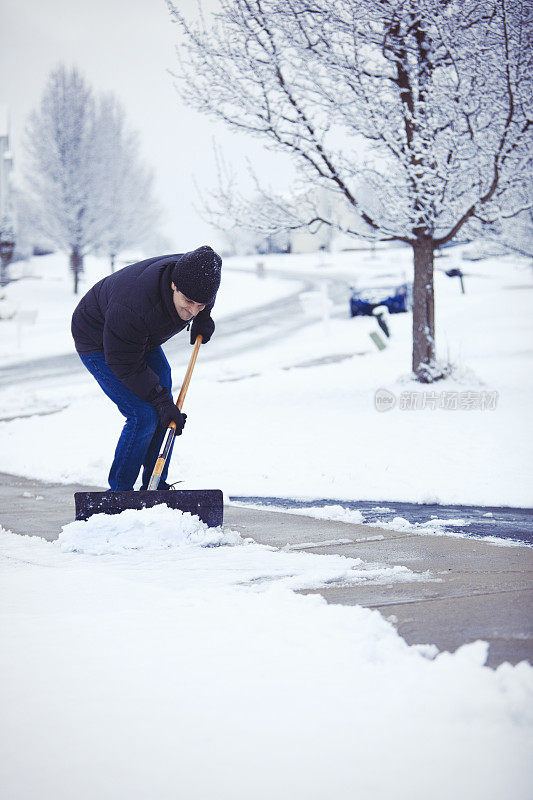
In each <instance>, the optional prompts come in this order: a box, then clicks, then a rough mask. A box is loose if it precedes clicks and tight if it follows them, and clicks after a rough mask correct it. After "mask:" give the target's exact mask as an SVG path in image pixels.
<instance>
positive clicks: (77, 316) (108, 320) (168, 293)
mask: <svg viewBox="0 0 533 800" xmlns="http://www.w3.org/2000/svg"><path fill="white" fill-rule="evenodd" d="M180 255H181V254H175V255H170V256H157V257H155V258H148V259H146V260H145V261H139V262H138V263H137V264H131V265H130V266H129V267H124V268H123V269H121V270H119V271H118V272H115V273H114V274H112V275H108V276H107V277H106V278H103V279H102V280H101V281H99V282H98V283H96V284H95V285H94V286H93V287H92V289H90V290H89V291H88V292H87V294H86V295H85V296H84V297H83V298H82V299H81V301H80V303H79V304H78V306H77V308H76V309H75V311H74V314H73V315H72V336H73V337H74V343H75V345H76V350H77V351H78V353H94V352H96V351H102V350H103V352H104V354H105V360H106V364H107V365H108V366H109V367H110V368H111V369H112V370H113V372H114V373H115V375H116V376H117V377H118V378H119V379H120V380H121V381H122V383H124V384H125V385H126V386H127V387H128V389H131V391H132V392H134V394H136V395H137V396H138V397H140V398H142V399H143V400H148V401H151V400H153V399H154V397H155V396H156V395H157V393H158V392H159V391H160V386H159V378H158V376H157V375H156V373H155V372H154V371H153V370H151V369H150V367H149V366H148V365H147V363H146V359H145V356H146V353H147V352H149V351H150V350H154V349H155V348H156V347H158V346H159V345H160V344H162V343H163V342H166V341H167V339H170V337H171V336H174V334H176V333H178V332H179V331H181V330H183V329H184V328H186V327H187V325H188V322H185V321H184V320H182V319H181V317H180V316H179V315H178V312H177V311H176V309H175V307H174V302H173V299H172V288H171V285H170V284H171V281H172V278H171V273H172V269H173V267H174V266H175V264H176V260H177V259H179V257H180ZM211 307H212V305H211ZM211 307H210V308H211Z"/></svg>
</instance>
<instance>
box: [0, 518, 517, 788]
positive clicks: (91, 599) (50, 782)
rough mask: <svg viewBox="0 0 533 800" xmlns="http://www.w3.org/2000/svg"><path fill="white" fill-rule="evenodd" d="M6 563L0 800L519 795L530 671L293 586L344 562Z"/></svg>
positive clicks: (28, 550) (253, 556) (44, 557)
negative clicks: (492, 662)
mask: <svg viewBox="0 0 533 800" xmlns="http://www.w3.org/2000/svg"><path fill="white" fill-rule="evenodd" d="M136 513H137V514H139V512H136ZM147 529H149V526H147ZM183 538H184V539H185V535H183ZM0 555H2V556H3V558H2V563H3V568H2V580H1V581H0V628H1V629H2V631H3V637H4V641H5V642H8V643H9V646H8V647H4V648H3V649H2V655H1V658H0V706H1V708H2V728H3V730H5V731H6V735H5V736H4V737H3V744H2V751H1V753H0V761H1V762H2V764H1V765H0V771H1V774H2V785H3V788H4V794H5V796H6V797H13V798H14V797H17V798H20V800H22V798H27V800H30V798H35V797H47V798H48V797H50V798H52V797H53V798H67V797H68V798H70V797H73V796H76V798H78V800H95V798H107V797H111V796H113V797H115V796H118V795H121V796H125V797H127V798H128V800H147V798H158V799H159V798H162V799H163V798H165V799H166V798H176V797H177V796H179V797H184V798H191V800H193V798H194V800H211V799H212V798H213V800H214V798H216V800H249V798H254V800H271V798H274V797H284V798H285V797H286V798H290V800H309V798H323V797H332V798H335V800H351V798H353V797H354V796H357V797H360V798H364V799H365V800H370V799H371V800H386V799H387V798H390V797H395V798H399V799H401V800H405V799H406V798H409V799H410V800H427V798H428V797H431V798H432V800H449V798H452V797H461V798H462V797H465V796H468V798H469V800H501V798H503V797H512V798H513V800H526V798H528V797H530V796H531V767H530V763H531V759H530V758H528V757H529V755H530V749H531V734H532V732H533V669H532V668H531V667H530V666H529V665H528V664H526V663H522V664H519V665H518V666H516V667H511V666H510V665H509V664H503V665H502V666H501V667H499V668H498V669H497V670H492V669H489V668H487V667H485V666H484V663H485V659H486V655H487V645H486V644H485V643H483V642H475V643H473V644H470V645H466V646H464V647H461V648H460V649H459V650H457V652H456V653H454V654H449V653H441V654H438V653H437V651H436V648H435V647H433V646H427V645H426V646H415V647H409V646H408V645H407V644H406V643H405V641H404V640H403V639H402V638H401V637H400V636H399V635H398V634H397V632H396V630H395V629H394V627H393V625H392V624H390V623H389V622H387V621H386V620H385V619H384V618H383V617H382V616H381V614H379V612H377V611H372V610H370V609H367V608H361V607H358V606H339V605H328V604H327V603H326V602H325V601H324V600H323V599H322V598H321V597H319V596H317V595H308V596H301V595H297V594H295V593H294V592H293V591H290V590H289V589H288V582H287V581H288V577H287V576H288V575H290V574H292V575H293V579H292V580H295V579H296V578H298V577H299V580H300V582H301V581H302V579H303V577H304V571H306V572H307V575H308V576H309V577H310V573H311V572H314V573H315V576H317V575H319V574H320V577H321V578H324V577H326V578H327V573H328V572H330V574H332V575H333V574H334V573H335V571H336V572H337V575H341V574H342V569H343V568H344V570H345V571H346V569H347V568H348V567H350V566H353V565H355V560H354V561H353V562H352V561H351V560H349V559H342V558H340V557H338V556H337V557H335V558H334V557H331V558H330V557H328V556H318V555H315V554H311V553H295V552H292V553H285V552H282V551H275V550H273V549H272V548H264V547H260V546H258V545H253V544H250V545H249V546H246V547H201V546H200V547H189V546H179V547H169V548H167V549H143V550H140V551H135V550H132V551H128V552H124V553H122V554H119V555H116V556H111V557H94V556H92V555H87V554H84V553H69V552H67V553H65V552H62V550H61V548H60V547H57V546H54V544H52V543H49V542H45V541H43V540H40V539H36V538H35V537H21V536H16V535H14V534H11V535H10V534H8V533H0ZM358 561H359V560H358ZM359 564H360V565H361V567H364V566H365V565H364V564H361V562H360V561H359ZM298 573H299V576H298ZM382 574H383V575H385V570H383V573H382ZM389 575H390V573H389ZM389 580H390V577H389ZM260 582H262V590H259V591H257V590H255V589H256V588H257V586H258V583H260ZM58 753H59V754H60V757H59V761H58ZM93 765H96V768H92V767H93ZM443 775H445V776H446V780H438V779H437V778H436V777H435V776H443ZM110 787H111V789H110ZM177 787H178V788H177Z"/></svg>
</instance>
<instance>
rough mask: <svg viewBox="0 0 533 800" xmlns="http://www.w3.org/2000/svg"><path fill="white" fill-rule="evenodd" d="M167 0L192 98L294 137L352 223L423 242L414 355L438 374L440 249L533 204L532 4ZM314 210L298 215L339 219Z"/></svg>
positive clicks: (320, 184)
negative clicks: (195, 1)
mask: <svg viewBox="0 0 533 800" xmlns="http://www.w3.org/2000/svg"><path fill="white" fill-rule="evenodd" d="M169 7H170V9H171V14H172V16H173V19H174V20H175V21H176V22H177V23H178V24H179V26H180V28H181V31H182V34H183V43H182V44H181V45H180V47H179V49H178V52H179V54H180V72H179V74H178V75H177V79H178V84H179V86H180V87H181V93H182V96H183V99H184V100H186V101H188V102H189V103H191V104H192V105H194V106H195V107H196V108H197V109H199V110H200V111H203V112H205V113H206V114H209V115H211V116H212V117H214V118H217V119H220V120H223V121H224V122H226V123H228V124H229V125H231V126H233V127H236V128H239V129H242V130H243V131H245V132H248V133H251V134H253V135H255V136H259V137H261V138H263V139H265V140H266V141H267V142H268V143H269V145H270V146H272V147H273V148H275V149H279V150H283V151H286V152H289V153H290V154H291V155H292V156H293V158H294V159H295V163H296V164H297V165H298V168H299V175H300V187H301V186H302V185H303V186H306V187H307V188H309V186H313V187H317V188H320V189H324V190H327V191H328V192H330V193H332V195H333V196H334V197H335V198H337V199H338V200H339V201H340V202H341V203H342V204H344V205H345V206H346V207H347V209H348V210H349V211H350V213H351V214H352V217H353V220H354V223H353V225H350V226H348V228H349V230H351V232H353V233H354V234H356V235H361V234H364V235H368V236H372V237H374V238H376V237H377V238H388V239H395V240H398V241H403V242H406V243H408V244H410V245H411V247H412V248H413V257H414V258H413V260H414V310H413V361H412V366H413V371H414V372H415V373H416V375H417V376H418V377H419V379H420V380H423V381H430V380H433V379H434V378H435V377H438V369H436V367H435V363H434V362H435V324H434V296H433V258H434V251H435V249H436V248H438V247H439V246H441V245H443V244H445V243H447V242H449V241H451V240H452V239H453V238H454V237H456V236H457V235H458V234H459V232H460V231H461V230H462V229H464V228H465V226H468V225H469V224H472V223H475V224H478V223H479V221H480V220H483V219H485V218H486V219H492V220H494V219H501V218H502V217H503V216H504V215H505V216H509V215H511V216H512V215H513V214H515V213H518V212H519V211H520V210H523V208H524V207H525V206H527V205H528V201H527V200H526V201H525V199H524V198H527V197H528V194H527V179H528V174H529V173H530V170H531V146H530V143H531V138H530V137H531V119H532V113H531V97H532V92H531V77H530V76H531V60H532V59H531V55H532V51H531V18H530V16H531V7H530V4H528V3H526V2H522V1H521V0H463V2H461V3H458V2H455V0H416V2H415V0H362V1H361V2H358V3H354V2H353V1H352V0H328V2H325V0H314V2H312V3H308V2H303V0H284V1H283V2H281V0H220V9H219V11H218V12H217V13H215V14H213V16H212V18H211V19H209V20H207V21H206V19H205V18H203V17H202V16H200V19H199V21H195V22H190V21H189V20H188V19H187V17H186V15H185V14H184V13H182V12H181V11H179V10H178V8H177V7H176V6H174V5H173V4H172V2H171V1H170V0H169ZM300 191H301V188H300ZM227 200H228V198H226V201H227ZM280 200H281V199H280V198H277V199H276V198H271V199H270V201H267V200H265V214H264V216H265V217H268V216H269V215H270V212H272V211H276V209H277V210H278V211H279V210H280ZM332 207H333V204H332ZM226 208H228V206H227V205H226ZM316 211H317V210H316V208H314V209H312V208H309V209H308V212H307V219H304V218H302V216H304V217H305V214H304V215H302V210H301V209H300V210H299V212H298V215H297V216H298V219H295V218H294V214H288V215H286V219H285V223H286V227H291V225H292V226H295V225H305V224H312V223H313V222H314V224H316V222H317V220H321V221H322V222H323V224H332V225H336V224H338V222H337V221H336V220H335V219H334V218H332V217H331V216H330V217H328V216H327V215H326V216H324V214H323V213H321V214H317V213H316ZM277 216H278V220H280V218H281V217H282V216H283V214H279V213H278V215H277ZM275 217H276V214H274V218H275ZM280 221H281V220H280ZM265 224H266V220H265ZM280 227H281V226H280ZM345 227H346V226H345Z"/></svg>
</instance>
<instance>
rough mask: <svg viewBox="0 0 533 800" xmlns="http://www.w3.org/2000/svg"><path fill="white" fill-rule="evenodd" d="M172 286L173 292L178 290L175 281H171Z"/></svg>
mask: <svg viewBox="0 0 533 800" xmlns="http://www.w3.org/2000/svg"><path fill="white" fill-rule="evenodd" d="M170 288H171V289H172V291H173V292H175V291H176V284H175V283H174V281H170Z"/></svg>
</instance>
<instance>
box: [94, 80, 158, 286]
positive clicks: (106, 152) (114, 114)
mask: <svg viewBox="0 0 533 800" xmlns="http://www.w3.org/2000/svg"><path fill="white" fill-rule="evenodd" d="M99 135H100V136H101V137H102V148H101V158H102V163H103V166H104V170H103V173H104V176H103V188H104V190H105V192H104V203H105V206H106V214H105V216H106V225H105V230H104V233H103V236H102V245H101V248H100V249H102V250H104V251H105V252H106V254H107V255H108V256H109V259H110V262H111V271H113V270H114V267H115V259H116V257H117V256H118V254H119V253H120V252H121V251H122V250H124V248H126V247H131V246H133V245H138V244H141V243H143V242H144V241H146V240H147V239H148V238H149V237H151V236H153V235H154V232H156V229H157V224H158V216H159V211H158V208H157V204H156V202H155V200H154V196H153V188H152V187H153V174H152V171H151V170H150V169H149V168H148V166H146V164H144V163H143V162H142V159H141V157H140V152H139V141H138V136H137V134H136V133H135V132H134V131H133V130H131V129H129V128H128V126H127V123H126V115H125V112H124V109H123V107H122V105H121V104H120V103H119V101H118V100H117V99H116V97H115V96H114V95H112V94H107V95H104V96H103V97H102V98H101V100H100V103H99Z"/></svg>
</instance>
